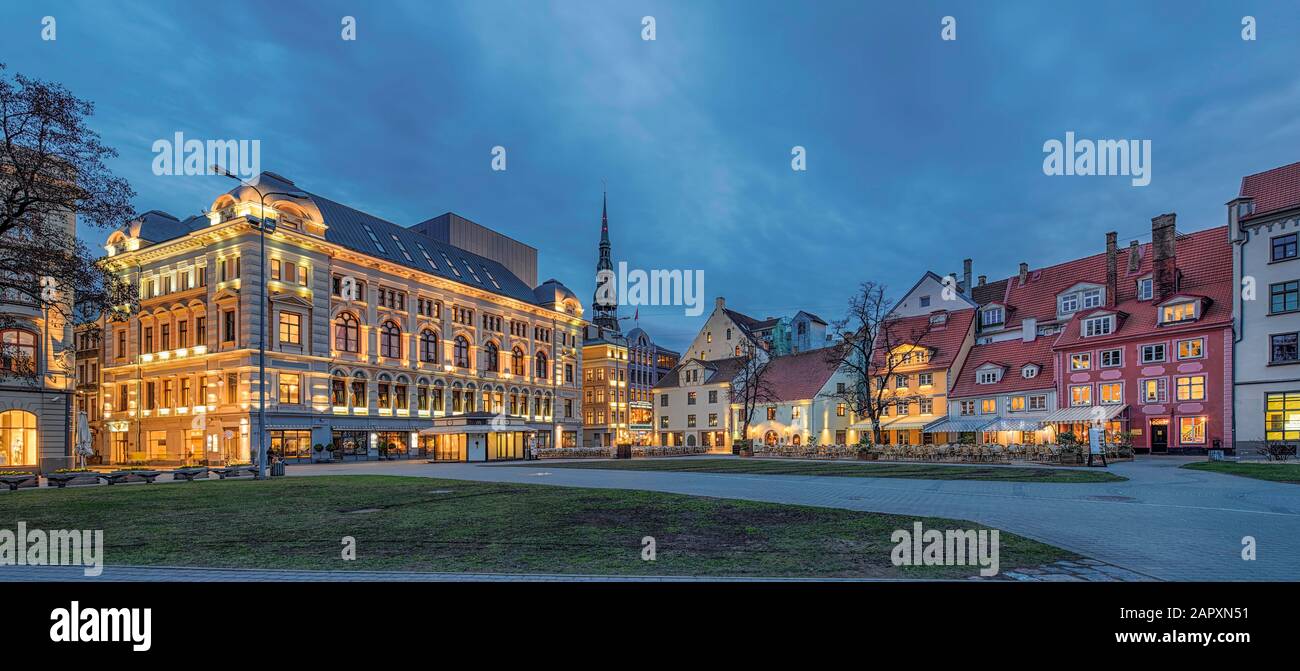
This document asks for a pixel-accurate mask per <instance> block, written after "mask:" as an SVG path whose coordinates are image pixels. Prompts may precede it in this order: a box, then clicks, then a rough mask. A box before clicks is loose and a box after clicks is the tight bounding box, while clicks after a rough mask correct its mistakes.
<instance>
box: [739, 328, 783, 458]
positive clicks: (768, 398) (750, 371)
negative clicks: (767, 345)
mask: <svg viewBox="0 0 1300 671" xmlns="http://www.w3.org/2000/svg"><path fill="white" fill-rule="evenodd" d="M740 352H741V356H742V357H744V362H743V363H742V364H741V366H740V370H739V371H738V372H737V373H736V376H735V377H734V378H732V382H731V402H732V403H738V404H740V407H741V413H742V417H741V420H740V422H741V432H740V436H741V439H742V440H745V439H748V438H749V424H750V419H751V418H752V417H753V416H754V411H755V410H757V409H758V406H759V404H760V403H771V402H774V401H776V400H777V397H776V391H775V390H774V389H773V388H772V384H771V381H770V380H769V379H768V375H767V370H768V369H767V353H766V352H765V351H763V350H760V349H758V348H756V347H755V346H754V344H753V342H752V341H751V340H750V339H748V338H745V339H742V343H741V345H740Z"/></svg>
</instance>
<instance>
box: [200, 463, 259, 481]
mask: <svg viewBox="0 0 1300 671" xmlns="http://www.w3.org/2000/svg"><path fill="white" fill-rule="evenodd" d="M209 470H211V471H212V472H213V473H216V474H217V477H218V478H220V479H222V480H225V479H226V478H236V477H239V476H240V475H242V474H243V473H245V472H247V473H248V474H249V475H257V467H256V466H223V467H221V468H213V469H209Z"/></svg>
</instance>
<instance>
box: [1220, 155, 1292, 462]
mask: <svg viewBox="0 0 1300 671" xmlns="http://www.w3.org/2000/svg"><path fill="white" fill-rule="evenodd" d="M1228 235H1229V236H1230V237H1231V239H1232V242H1233V249H1234V254H1233V257H1232V259H1233V275H1234V277H1233V279H1234V280H1235V281H1236V286H1238V287H1240V288H1241V290H1240V291H1237V292H1235V294H1234V298H1233V301H1234V305H1233V316H1234V321H1235V323H1234V330H1235V334H1234V339H1233V340H1234V342H1233V348H1232V363H1231V370H1232V372H1233V413H1232V415H1233V417H1232V426H1233V435H1234V441H1233V442H1234V444H1235V445H1236V446H1237V447H1238V448H1240V449H1244V450H1246V451H1247V453H1249V452H1251V451H1253V449H1254V448H1257V447H1260V446H1262V445H1263V444H1264V443H1265V442H1266V441H1300V163H1292V164H1291V165H1286V166H1282V167H1280V168H1274V169H1272V170H1268V171H1266V172H1261V173H1258V174H1255V175H1248V176H1246V177H1244V178H1242V180H1241V190H1240V192H1239V193H1238V195H1237V197H1236V198H1234V199H1233V200H1231V201H1229V202H1228Z"/></svg>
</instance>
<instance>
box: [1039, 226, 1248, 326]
mask: <svg viewBox="0 0 1300 671" xmlns="http://www.w3.org/2000/svg"><path fill="white" fill-rule="evenodd" d="M1175 245H1176V247H1175V255H1176V262H1177V264H1178V271H1179V273H1180V276H1181V278H1182V279H1181V284H1180V287H1179V294H1178V295H1181V296H1185V297H1192V296H1200V297H1204V298H1205V299H1208V305H1207V306H1206V307H1205V311H1204V313H1203V314H1202V316H1201V318H1200V319H1198V320H1196V321H1194V322H1190V323H1188V324H1186V325H1179V326H1164V327H1161V326H1157V321H1156V317H1157V313H1158V309H1157V305H1158V304H1159V303H1154V304H1153V302H1152V301H1139V300H1137V299H1136V298H1135V288H1134V287H1132V286H1126V285H1125V283H1124V282H1123V281H1121V282H1120V290H1119V292H1118V293H1119V297H1120V301H1119V304H1118V305H1116V306H1115V307H1114V308H1106V307H1102V308H1096V309H1092V310H1087V311H1081V312H1078V313H1075V315H1074V317H1073V318H1072V319H1071V320H1070V321H1069V322H1068V323H1067V324H1066V325H1065V330H1063V331H1062V332H1061V334H1060V336H1058V337H1057V340H1056V343H1055V348H1056V349H1062V348H1066V347H1071V346H1073V345H1077V344H1079V343H1080V342H1081V341H1084V340H1086V341H1087V342H1088V343H1100V342H1108V341H1113V340H1117V339H1122V338H1127V337H1130V336H1135V335H1142V334H1155V333H1162V334H1163V333H1169V332H1172V331H1181V330H1189V329H1202V328H1205V327H1206V326H1211V325H1215V324H1229V323H1231V321H1232V292H1233V281H1232V245H1231V243H1229V242H1228V227H1227V226H1219V227H1216V228H1207V229H1205V230H1203V231H1197V232H1195V233H1191V234H1188V235H1180V236H1179V237H1178V239H1177V241H1176V243H1175ZM1147 247H1149V245H1147ZM1103 257H1104V255H1103ZM1148 261H1149V260H1147V259H1144V264H1145V265H1144V268H1145V267H1149V265H1150V264H1149V262H1148ZM1102 265H1103V266H1104V265H1105V262H1104V261H1103V263H1102ZM1120 265H1121V268H1122V267H1123V263H1122V262H1121V264H1120ZM1120 274H1121V276H1123V275H1124V273H1123V271H1121V273H1120ZM1102 279H1103V280H1104V279H1105V277H1104V270H1103V278H1102ZM1130 284H1131V283H1130ZM1053 300H1055V299H1053ZM1161 302H1164V301H1161ZM1107 310H1114V311H1116V312H1119V313H1121V316H1122V317H1123V318H1122V319H1117V320H1116V321H1117V322H1118V324H1117V328H1116V330H1115V332H1114V333H1111V334H1110V335H1107V336H1105V337H1092V338H1087V339H1085V338H1083V336H1082V335H1081V333H1080V329H1079V320H1080V319H1082V318H1085V317H1087V316H1089V315H1091V314H1094V313H1097V312H1104V311H1107Z"/></svg>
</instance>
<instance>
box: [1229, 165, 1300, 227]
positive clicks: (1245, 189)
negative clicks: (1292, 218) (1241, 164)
mask: <svg viewBox="0 0 1300 671" xmlns="http://www.w3.org/2000/svg"><path fill="white" fill-rule="evenodd" d="M1238 196H1239V197H1242V198H1254V199H1255V211H1254V212H1253V213H1251V214H1250V216H1246V217H1242V218H1241V221H1250V220H1252V219H1259V218H1261V217H1266V216H1268V215H1270V214H1273V213H1275V212H1280V211H1283V210H1290V209H1293V208H1296V207H1300V163H1292V164H1291V165H1284V166H1282V167H1280V168H1273V169H1272V170H1265V171H1264V172H1259V173H1255V174H1253V175H1246V176H1245V177H1242V178H1241V191H1240V193H1239V194H1238Z"/></svg>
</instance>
